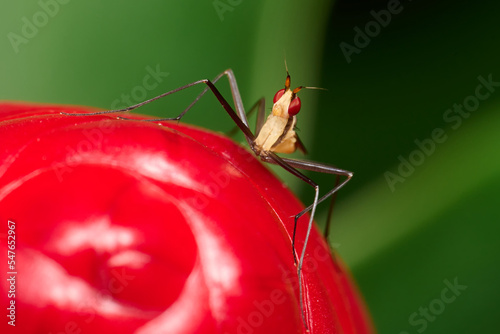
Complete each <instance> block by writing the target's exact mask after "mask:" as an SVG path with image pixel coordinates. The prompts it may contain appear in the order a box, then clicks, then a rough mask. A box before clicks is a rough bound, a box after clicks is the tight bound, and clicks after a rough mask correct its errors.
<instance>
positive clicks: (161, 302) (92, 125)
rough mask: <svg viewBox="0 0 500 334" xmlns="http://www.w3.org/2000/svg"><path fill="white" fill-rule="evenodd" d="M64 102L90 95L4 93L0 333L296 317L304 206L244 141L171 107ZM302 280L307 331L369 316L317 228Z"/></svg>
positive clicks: (342, 326) (188, 327)
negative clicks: (128, 109) (130, 108)
mask: <svg viewBox="0 0 500 334" xmlns="http://www.w3.org/2000/svg"><path fill="white" fill-rule="evenodd" d="M61 111H65V112H74V113H77V112H86V111H92V110H91V109H90V108H84V107H72V106H52V105H30V104H19V103H4V104H1V105H0V143H1V144H0V145H1V150H0V222H1V225H0V226H1V230H0V248H1V250H0V254H3V255H2V257H1V259H0V263H1V273H2V274H1V275H2V280H1V284H0V287H1V289H0V290H1V291H0V301H1V305H2V309H3V310H4V311H3V312H4V314H7V315H9V314H11V313H12V312H11V310H10V311H9V310H6V308H7V307H9V305H11V304H10V303H11V301H14V302H15V310H14V315H15V327H12V326H11V325H9V324H8V322H9V321H12V316H11V318H10V319H9V317H7V318H6V317H5V316H3V320H2V324H1V325H0V326H1V327H0V328H2V329H1V330H0V331H1V332H2V333H6V332H9V333H10V332H12V333H14V332H15V333H25V334H29V333H54V334H55V333H71V334H72V333H155V334H156V333H303V332H305V328H304V326H303V323H302V319H301V313H300V310H299V294H298V284H297V273H296V268H295V266H294V262H293V257H292V253H291V232H292V229H293V218H292V216H293V215H294V214H296V213H298V212H299V211H300V210H301V209H302V208H303V206H302V204H300V203H299V202H298V201H297V200H296V199H295V197H294V196H293V195H292V194H291V193H290V191H288V190H287V189H286V188H285V186H283V184H282V183H281V182H280V181H279V180H277V179H276V178H275V177H274V176H273V175H272V174H271V173H269V172H268V170H267V169H266V168H265V167H264V166H263V165H262V164H261V163H260V162H259V161H258V160H256V159H255V158H254V157H253V155H252V154H251V153H249V152H248V151H246V150H245V149H242V148H241V147H239V146H237V145H235V144H234V143H233V142H232V141H230V140H229V139H227V138H225V137H223V136H220V135H218V134H214V133H212V132H208V131H206V130H203V129H199V128H195V127H192V126H187V125H182V124H180V125H179V124H176V123H175V122H162V123H161V125H159V124H156V123H150V122H138V121H124V120H119V119H117V118H116V115H102V116H89V117H77V116H65V115H61V114H60V112H61ZM93 111H95V110H93ZM128 117H130V115H129V116H128ZM133 117H135V118H137V119H141V118H145V117H143V116H139V115H133ZM307 219H308V218H307V217H306V216H304V217H302V218H301V220H300V221H299V229H298V235H297V243H296V245H297V250H301V249H302V246H303V241H304V235H305V230H306V226H307ZM9 221H11V223H10V226H15V228H14V229H13V231H14V232H13V233H15V243H12V242H11V244H10V245H8V241H11V240H14V239H12V238H8V236H12V235H13V233H12V232H8V231H9V228H8V224H9ZM8 233H11V234H8ZM12 245H14V249H13V250H12V248H11V250H12V251H13V252H14V253H13V254H15V257H13V259H14V260H15V263H14V264H12V263H11V265H13V267H11V268H9V267H8V261H11V259H8V258H7V255H8V253H7V251H8V250H9V249H8V246H12ZM8 272H16V274H8ZM12 277H13V278H14V279H13V280H10V281H8V280H7V278H12ZM13 281H14V284H13V285H11V284H10V283H12V282H13ZM303 284H304V292H305V305H306V309H307V321H308V324H309V327H310V333H322V334H323V333H371V332H372V327H371V323H370V320H369V319H368V317H367V315H366V312H365V310H364V306H363V303H362V302H361V301H360V299H359V298H358V295H357V292H356V289H355V288H354V286H353V284H352V281H351V279H350V277H349V275H348V274H347V273H346V272H345V271H344V270H343V269H342V265H340V264H338V263H335V262H334V260H333V259H332V257H331V255H330V253H329V250H328V247H327V245H326V243H325V241H324V240H323V239H322V237H321V236H320V234H319V233H318V231H317V230H316V229H314V231H313V233H312V237H311V240H310V243H309V244H308V254H307V256H306V260H305V264H304V283H303ZM9 291H10V292H12V291H14V294H15V296H12V295H11V293H9Z"/></svg>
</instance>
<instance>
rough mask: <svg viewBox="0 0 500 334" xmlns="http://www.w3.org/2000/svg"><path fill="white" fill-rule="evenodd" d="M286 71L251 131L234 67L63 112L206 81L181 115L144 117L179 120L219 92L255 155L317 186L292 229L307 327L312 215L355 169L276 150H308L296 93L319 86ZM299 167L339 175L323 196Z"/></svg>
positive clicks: (261, 106)
mask: <svg viewBox="0 0 500 334" xmlns="http://www.w3.org/2000/svg"><path fill="white" fill-rule="evenodd" d="M286 72H287V75H286V79H285V88H284V89H281V90H279V91H278V92H277V93H276V95H275V96H274V99H273V102H274V104H273V108H272V112H271V114H270V115H269V116H268V117H267V119H265V101H264V99H263V98H262V99H260V100H259V101H258V102H257V103H256V104H255V105H254V106H253V107H252V108H251V109H250V110H249V112H252V111H253V110H255V108H258V112H257V122H256V128H255V133H252V131H251V130H250V127H249V125H248V120H247V113H246V112H245V109H244V108H243V102H242V100H241V96H240V92H239V89H238V85H237V83H236V78H235V76H234V73H233V71H232V70H231V69H228V70H226V71H224V72H222V73H221V74H219V75H218V76H217V77H215V78H214V79H213V80H212V81H210V80H208V79H203V80H198V81H195V82H192V83H190V84H187V85H185V86H182V87H179V88H176V89H174V90H171V91H168V92H166V93H163V94H161V95H158V96H156V97H154V98H152V99H149V100H146V101H144V102H141V103H138V104H135V105H133V106H130V107H127V108H124V109H119V110H106V111H99V112H94V113H85V114H70V113H64V112H62V114H64V115H71V116H91V115H102V114H108V113H117V112H126V111H131V110H134V109H136V108H139V107H141V106H143V105H145V104H148V103H150V102H153V101H155V100H158V99H160V98H162V97H165V96H167V95H171V94H174V93H176V92H179V91H181V90H184V89H186V88H189V87H192V86H196V85H198V84H206V85H207V87H206V88H205V89H204V90H203V91H202V92H201V93H200V94H199V95H198V96H197V97H196V99H195V100H194V101H193V102H192V103H191V104H190V105H189V106H188V107H187V108H186V109H185V110H184V111H183V112H181V113H180V114H179V115H178V116H176V117H172V118H161V119H148V120H144V121H149V122H154V121H171V120H176V121H178V120H180V119H181V118H182V117H183V116H184V115H185V114H186V113H187V112H188V111H189V109H191V108H192V107H193V105H194V104H195V103H196V102H197V101H198V100H199V99H200V98H201V97H202V96H203V95H204V94H205V93H206V92H207V91H208V90H209V89H210V90H211V91H212V93H213V94H214V95H215V96H216V98H217V99H218V100H219V102H220V104H221V105H222V106H223V107H224V109H225V110H226V112H227V113H228V114H229V116H230V117H231V118H232V119H233V121H234V122H235V123H236V125H237V127H238V128H239V129H240V130H241V131H242V132H243V134H244V135H245V137H246V141H247V142H248V145H249V146H250V148H251V149H252V151H253V152H254V153H255V155H256V156H258V157H259V158H260V159H261V160H262V161H264V162H267V163H271V164H276V165H279V166H281V167H282V168H284V169H285V170H286V171H288V172H290V173H291V174H293V175H295V176H296V177H298V178H299V179H301V180H303V181H304V182H306V183H307V184H309V185H310V186H311V187H313V188H314V190H315V192H314V201H313V203H312V204H311V205H309V206H308V207H306V208H305V209H304V210H302V211H301V212H299V213H297V214H296V215H295V216H294V230H293V237H292V253H293V257H294V261H295V264H296V265H297V275H298V281H299V295H300V308H301V312H302V319H303V321H304V325H305V327H306V328H308V326H307V323H306V318H305V312H304V303H303V291H302V265H303V263H304V257H305V254H306V247H307V242H308V240H309V236H310V232H311V228H312V225H313V219H314V215H315V212H316V207H317V206H318V204H319V203H321V202H323V201H324V200H325V199H327V198H328V197H330V196H332V195H334V194H336V192H337V191H338V190H339V189H340V188H342V187H343V186H344V185H345V184H346V183H347V182H348V181H349V180H350V179H351V178H352V176H353V173H352V172H349V171H347V170H343V169H340V168H337V167H334V166H332V165H327V164H322V163H318V162H314V161H307V160H298V159H289V158H283V157H280V156H278V155H277V153H282V154H287V153H293V152H295V151H296V150H300V151H302V152H303V153H306V149H305V147H304V145H303V143H302V142H301V140H300V139H299V137H298V135H297V133H296V132H295V125H296V123H297V116H296V115H297V114H298V112H299V111H300V108H301V101H300V98H299V97H298V96H297V93H298V92H299V91H300V90H302V89H315V88H316V87H305V86H299V87H297V88H294V89H291V87H290V83H291V80H290V74H289V73H288V69H287V70H286ZM223 76H227V78H228V80H229V85H230V88H231V93H232V96H233V101H234V105H235V109H236V111H235V110H233V108H232V107H231V106H230V105H229V103H228V102H227V101H226V99H225V98H224V97H223V96H222V95H221V93H220V92H219V90H218V89H217V88H216V87H215V85H214V84H215V83H216V82H217V81H219V80H220V79H221V78H222V77H223ZM119 118H121V119H125V120H128V118H125V117H119ZM299 169H302V170H309V171H313V172H320V173H327V174H333V175H337V182H336V184H335V186H334V187H333V188H332V189H331V190H329V191H328V192H327V193H326V194H325V195H323V196H322V197H319V185H318V184H316V183H315V182H314V181H313V180H311V179H310V178H309V177H307V176H305V175H304V174H303V173H301V172H300V171H299ZM340 176H344V177H345V178H344V179H343V181H342V182H339V177H340ZM309 211H311V214H310V217H309V224H308V227H307V233H306V237H305V240H304V246H303V248H302V251H301V253H300V257H299V259H298V264H297V256H296V253H295V234H296V229H297V221H298V219H299V218H300V217H301V216H302V215H304V214H305V213H307V212H309ZM330 214H331V212H330V213H329V215H330ZM327 226H328V225H327Z"/></svg>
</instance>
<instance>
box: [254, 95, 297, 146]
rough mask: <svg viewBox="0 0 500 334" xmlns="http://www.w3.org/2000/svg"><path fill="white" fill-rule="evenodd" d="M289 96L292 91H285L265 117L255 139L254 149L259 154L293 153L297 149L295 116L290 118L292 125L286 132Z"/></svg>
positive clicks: (288, 117)
mask: <svg viewBox="0 0 500 334" xmlns="http://www.w3.org/2000/svg"><path fill="white" fill-rule="evenodd" d="M291 96H292V91H291V90H287V91H286V92H285V93H284V94H283V95H282V96H281V98H280V99H279V100H278V101H276V103H275V104H274V105H273V111H272V113H271V114H270V115H269V116H268V117H267V120H266V122H265V123H264V125H263V126H262V129H260V132H259V135H258V136H257V138H255V147H256V148H257V149H259V151H260V152H262V153H264V154H265V152H267V151H271V152H276V153H293V152H295V150H296V149H297V138H296V134H295V131H294V127H295V123H296V122H297V117H296V116H292V124H291V126H289V127H288V131H287V124H288V121H289V119H290V116H289V115H288V107H289V106H290V101H291ZM285 131H287V132H286V134H284V132H285ZM283 134H284V135H283Z"/></svg>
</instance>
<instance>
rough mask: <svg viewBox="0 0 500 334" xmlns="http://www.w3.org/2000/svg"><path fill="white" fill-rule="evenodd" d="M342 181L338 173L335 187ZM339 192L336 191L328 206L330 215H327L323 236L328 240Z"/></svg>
mask: <svg viewBox="0 0 500 334" xmlns="http://www.w3.org/2000/svg"><path fill="white" fill-rule="evenodd" d="M339 183H340V175H337V177H336V178H335V187H337V186H338V185H339ZM337 194H338V192H335V193H334V194H333V195H332V199H331V201H330V207H329V208H328V215H327V216H326V225H325V231H324V232H323V236H324V237H325V240H328V236H329V235H330V222H331V221H332V216H333V207H334V206H335V200H336V199H337Z"/></svg>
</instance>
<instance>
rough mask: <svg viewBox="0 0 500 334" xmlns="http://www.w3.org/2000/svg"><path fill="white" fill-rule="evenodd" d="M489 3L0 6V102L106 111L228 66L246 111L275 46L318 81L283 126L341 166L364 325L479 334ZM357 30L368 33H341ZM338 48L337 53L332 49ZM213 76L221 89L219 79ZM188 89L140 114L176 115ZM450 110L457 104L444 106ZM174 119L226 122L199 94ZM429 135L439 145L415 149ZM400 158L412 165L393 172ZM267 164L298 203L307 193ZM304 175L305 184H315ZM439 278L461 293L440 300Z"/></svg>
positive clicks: (323, 181)
mask: <svg viewBox="0 0 500 334" xmlns="http://www.w3.org/2000/svg"><path fill="white" fill-rule="evenodd" d="M388 9H392V10H393V12H394V13H393V14H391V17H390V22H389V23H388V24H384V25H385V27H383V26H381V25H380V24H376V23H374V22H376V21H374V20H375V19H374V14H373V12H372V11H375V12H376V13H379V14H378V15H379V16H380V15H382V17H384V16H383V14H381V13H386V12H381V11H387V10H388ZM396 12H397V13H396ZM499 14H500V3H499V2H493V1H491V2H481V3H473V2H472V1H461V2H457V1H449V0H446V1H439V2H437V1H431V0H413V1H410V0H406V1H402V2H401V3H399V4H398V3H397V2H396V1H395V0H393V1H347V0H339V1H337V2H335V3H333V2H330V1H314V2H312V1H311V2H305V1H298V0H292V1H281V0H280V1H273V2H271V1H267V2H265V1H257V0H253V1H249V0H220V1H219V0H217V1H192V0H190V1H186V0H185V1H182V2H181V1H175V2H174V1H158V0H151V1H147V2H138V1H129V0H127V1H125V0H124V1H120V2H101V1H96V0H88V1H85V2H83V1H70V0H64V1H63V0H59V2H56V0H42V1H40V2H35V1H33V2H29V3H28V2H14V1H11V2H8V3H4V4H3V6H2V12H1V14H0V35H1V36H3V37H2V39H1V41H0V76H1V80H0V98H1V99H9V100H24V101H35V102H47V103H64V104H81V105H90V106H96V107H100V108H104V109H108V108H112V107H121V106H125V105H127V100H128V101H130V102H132V103H136V102H139V101H141V100H143V99H144V98H151V97H153V96H155V95H158V94H160V93H162V92H164V91H166V90H170V89H173V88H176V87H178V86H180V85H183V84H186V83H189V82H192V81H195V80H198V79H201V78H213V77H214V76H215V75H217V74H218V73H220V72H222V71H223V70H225V69H226V68H229V67H231V68H232V69H233V70H234V72H235V74H236V77H237V79H238V83H239V86H240V91H241V93H242V97H243V101H244V102H245V105H246V106H247V107H249V106H250V105H252V104H253V103H254V102H255V101H256V100H257V99H258V98H260V97H261V96H265V97H266V99H267V100H268V101H270V100H271V99H272V96H273V95H274V93H275V92H276V91H277V90H278V89H280V88H281V87H282V86H283V82H284V78H285V70H284V63H283V59H284V57H285V55H286V59H287V62H288V67H289V70H290V73H291V75H292V86H295V85H309V86H319V87H325V88H327V89H328V91H327V92H323V91H303V92H301V98H302V104H303V107H302V112H301V114H299V122H300V123H299V127H300V134H301V137H302V140H303V141H304V142H305V144H306V146H307V147H308V148H309V151H310V156H309V157H308V158H310V159H312V160H317V161H322V162H327V163H331V164H335V165H337V166H339V167H342V168H345V169H349V170H351V171H353V172H355V177H354V179H353V180H352V181H351V182H350V183H349V184H348V186H347V187H346V188H344V189H343V190H342V191H341V192H340V193H339V196H338V200H337V203H336V211H335V216H334V221H333V224H334V225H333V233H332V235H331V237H330V242H331V243H332V244H333V245H334V246H335V247H336V248H337V251H338V252H339V253H340V254H341V256H342V257H343V258H344V260H345V261H346V262H347V264H348V265H349V266H350V268H351V269H352V272H353V274H354V276H355V277H356V280H357V281H358V283H359V286H360V289H361V290H362V292H363V295H364V296H365V299H366V301H367V303H368V305H369V308H370V310H371V313H372V315H373V318H374V321H375V324H376V327H377V329H378V331H379V332H380V333H397V334H403V333H422V332H425V333H482V332H483V333H485V332H495V329H497V328H498V327H499V326H498V324H497V321H496V320H497V319H496V316H498V314H499V312H498V311H497V307H498V300H500V289H499V288H498V287H497V283H498V281H499V280H500V273H499V271H500V270H499V269H498V261H497V260H496V258H497V254H498V253H499V250H500V243H499V242H498V238H497V235H499V234H500V227H499V224H498V223H499V222H500V214H499V207H500V206H499V204H500V196H499V194H498V190H499V189H500V157H499V148H500V144H499V143H500V114H499V111H500V87H498V85H497V86H496V87H495V86H493V87H490V88H491V91H488V90H486V89H485V88H481V90H480V93H481V94H483V95H484V94H486V93H490V94H489V96H488V97H487V98H484V99H483V100H478V99H475V98H474V96H476V94H477V93H476V87H477V86H478V85H479V84H480V83H481V82H480V81H479V79H478V77H480V76H481V77H482V78H484V79H486V80H487V79H488V76H490V75H491V78H492V81H494V82H500V62H499V60H500V38H499V32H500V24H499V21H498V17H499ZM375 16H376V15H375ZM385 20H386V21H388V18H387V16H385ZM367 24H368V27H369V29H372V30H370V31H369V34H371V37H369V36H368V37H369V39H370V40H369V41H368V40H366V39H365V40H364V41H363V40H362V38H361V39H360V37H358V39H356V38H355V36H356V34H358V33H357V30H355V28H356V27H357V28H356V29H359V30H361V31H365V28H366V25H367ZM377 27H378V29H377ZM356 42H358V47H357V50H356V52H354V53H352V54H350V55H349V57H346V56H345V54H344V53H343V51H342V49H341V47H340V45H344V46H346V45H347V44H349V45H351V47H356V44H355V43H356ZM341 43H345V44H341ZM360 43H361V44H360ZM347 58H349V59H347ZM348 60H349V61H348ZM155 71H156V72H157V73H159V74H157V76H156V79H155V80H152V79H151V78H150V77H148V75H150V73H151V72H155ZM146 78H149V79H147V80H146V81H144V80H145V79H146ZM220 87H221V89H222V91H223V92H224V94H225V95H226V96H230V95H229V90H228V85H227V82H226V81H224V82H221V84H220ZM200 90H201V88H196V89H192V90H189V91H185V92H182V93H179V94H176V96H171V97H169V98H167V99H163V100H160V101H158V102H156V103H154V104H152V105H149V106H146V107H144V108H143V109H142V110H141V112H143V113H146V114H151V115H156V116H167V115H168V116H171V115H177V113H178V112H179V111H181V110H182V109H183V108H184V107H185V106H187V105H188V104H189V103H190V102H191V101H192V99H193V98H194V96H196V94H197V93H198V92H199V91H200ZM477 101H479V104H478V105H474V102H477ZM463 103H469V104H468V108H469V109H471V110H472V111H471V112H470V114H465V113H464V115H465V117H464V116H458V115H459V114H457V113H453V114H448V111H447V110H448V109H450V108H453V106H454V104H457V105H458V104H463ZM268 106H270V105H269V104H268ZM464 110H465V109H464ZM446 115H448V116H449V115H454V117H455V118H456V121H454V122H450V121H446V119H445V116H446ZM458 119H460V121H461V124H460V125H459V126H458V123H455V122H458ZM183 121H184V122H186V123H193V124H198V125H201V126H204V127H207V128H210V129H213V130H220V131H227V130H228V129H230V128H231V127H232V123H231V121H230V119H229V117H227V115H226V114H225V113H224V112H223V111H222V108H221V107H220V105H218V103H217V101H216V100H215V98H213V96H207V97H206V98H204V99H203V100H202V101H201V102H200V104H199V105H197V106H195V108H194V109H193V111H192V112H190V113H189V114H188V115H187V116H186V117H185V119H184V120H183ZM436 129H442V133H444V135H442V138H445V139H444V140H441V142H436V141H434V144H430V142H431V140H432V138H433V137H432V133H433V131H435V130H436ZM237 140H238V141H241V140H242V137H241V136H240V137H237ZM416 141H420V142H424V143H427V146H425V147H426V150H427V153H425V152H423V150H422V149H421V148H419V146H418V145H417V144H416ZM433 145H434V148H433V149H432V146H433ZM402 160H406V161H413V162H414V163H413V167H408V166H406V168H407V170H401V171H398V169H401V168H404V167H401V166H400V164H401V161H402ZM408 168H409V170H408ZM388 172H389V173H392V174H390V175H391V177H392V183H391V182H388V180H387V175H388V174H387V173H388ZM278 173H280V172H278ZM400 173H402V174H400ZM280 175H282V176H283V178H284V179H285V180H286V182H287V183H288V184H289V185H290V187H291V188H292V189H293V190H294V191H295V192H296V193H298V194H299V195H300V197H301V198H302V200H303V201H305V202H310V201H311V200H312V191H311V189H308V188H307V186H305V185H303V184H301V183H300V182H297V181H296V180H294V179H293V178H291V177H288V176H286V175H283V173H280ZM398 175H399V176H398ZM310 176H311V177H312V178H313V179H314V180H316V181H317V182H318V183H319V184H320V185H321V186H322V189H323V190H326V189H327V188H328V187H331V186H332V184H333V180H332V178H331V177H328V176H323V175H314V174H311V175H310ZM395 177H397V179H395ZM326 209H327V205H323V206H322V207H321V210H320V212H319V213H318V219H317V220H318V222H319V223H320V224H322V223H324V220H325V219H324V218H325V213H326ZM454 282H457V283H456V284H459V285H460V286H461V287H459V289H461V290H457V291H455V294H453V292H452V291H451V290H449V291H445V292H444V295H443V294H442V292H443V289H445V288H447V286H448V285H450V284H451V285H453V284H454ZM464 286H466V288H464ZM452 296H455V298H451V297H452ZM450 298H451V299H453V301H450Z"/></svg>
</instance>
